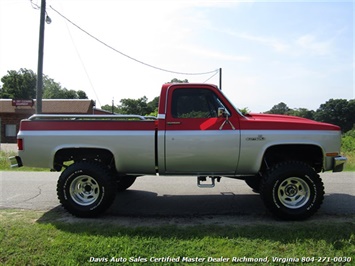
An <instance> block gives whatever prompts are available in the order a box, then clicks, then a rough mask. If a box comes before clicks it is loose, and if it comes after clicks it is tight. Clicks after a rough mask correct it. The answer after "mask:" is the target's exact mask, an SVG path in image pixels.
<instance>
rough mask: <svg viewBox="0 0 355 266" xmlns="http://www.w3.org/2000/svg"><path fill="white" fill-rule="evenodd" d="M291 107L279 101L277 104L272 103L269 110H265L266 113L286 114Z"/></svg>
mask: <svg viewBox="0 0 355 266" xmlns="http://www.w3.org/2000/svg"><path fill="white" fill-rule="evenodd" d="M290 110H291V109H290V108H288V106H287V105H286V104H285V103H283V102H281V103H279V104H276V105H274V106H273V107H272V108H271V110H270V111H267V112H265V113H266V114H279V115H285V114H287V113H288V112H289V111H290Z"/></svg>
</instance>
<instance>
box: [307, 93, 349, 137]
mask: <svg viewBox="0 0 355 266" xmlns="http://www.w3.org/2000/svg"><path fill="white" fill-rule="evenodd" d="M354 114H355V100H350V101H348V100H345V99H330V100H329V101H327V102H326V103H324V104H322V105H321V106H320V107H319V109H318V110H317V112H316V113H315V116H314V118H315V120H317V121H321V122H327V123H331V124H335V125H338V126H340V127H341V128H342V130H343V132H346V131H348V130H350V129H352V128H353V127H354V124H355V116H354Z"/></svg>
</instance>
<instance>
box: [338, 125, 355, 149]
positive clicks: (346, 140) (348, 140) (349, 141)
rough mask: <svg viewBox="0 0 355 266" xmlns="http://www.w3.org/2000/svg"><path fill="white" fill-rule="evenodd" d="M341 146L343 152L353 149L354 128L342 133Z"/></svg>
mask: <svg viewBox="0 0 355 266" xmlns="http://www.w3.org/2000/svg"><path fill="white" fill-rule="evenodd" d="M341 148H342V151H343V152H354V151H355V130H350V131H348V132H346V133H345V134H344V135H343V137H342V140H341Z"/></svg>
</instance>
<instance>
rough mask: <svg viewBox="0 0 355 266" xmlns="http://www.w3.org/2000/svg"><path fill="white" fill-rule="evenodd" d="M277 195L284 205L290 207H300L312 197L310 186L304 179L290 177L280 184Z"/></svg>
mask: <svg viewBox="0 0 355 266" xmlns="http://www.w3.org/2000/svg"><path fill="white" fill-rule="evenodd" d="M277 195H278V198H279V200H280V202H281V204H282V205H284V206H285V207H287V208H290V209H298V208H301V207H303V206H304V205H305V204H306V203H307V202H308V200H309V199H310V188H309V186H308V184H307V182H305V181H304V180H303V179H301V178H299V177H289V178H287V179H285V180H284V181H283V182H282V183H281V184H280V186H279V187H278V189H277Z"/></svg>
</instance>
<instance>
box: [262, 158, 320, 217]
mask: <svg viewBox="0 0 355 266" xmlns="http://www.w3.org/2000/svg"><path fill="white" fill-rule="evenodd" d="M260 193H261V197H262V199H263V201H264V204H265V206H266V207H267V208H268V209H269V210H270V211H271V213H272V214H274V215H275V216H276V217H278V218H281V219H283V220H304V219H307V218H309V217H310V216H312V215H313V214H314V213H315V212H316V211H317V210H318V209H319V208H320V206H321V204H322V202H323V198H324V186H323V182H322V180H321V179H320V177H319V175H318V174H317V173H316V172H315V171H314V169H313V168H311V167H310V166H309V165H307V164H305V163H303V162H297V161H290V162H283V163H280V164H278V165H276V166H274V167H273V168H272V169H271V170H270V171H269V172H268V173H267V174H266V176H264V178H263V181H262V183H261V186H260Z"/></svg>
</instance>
